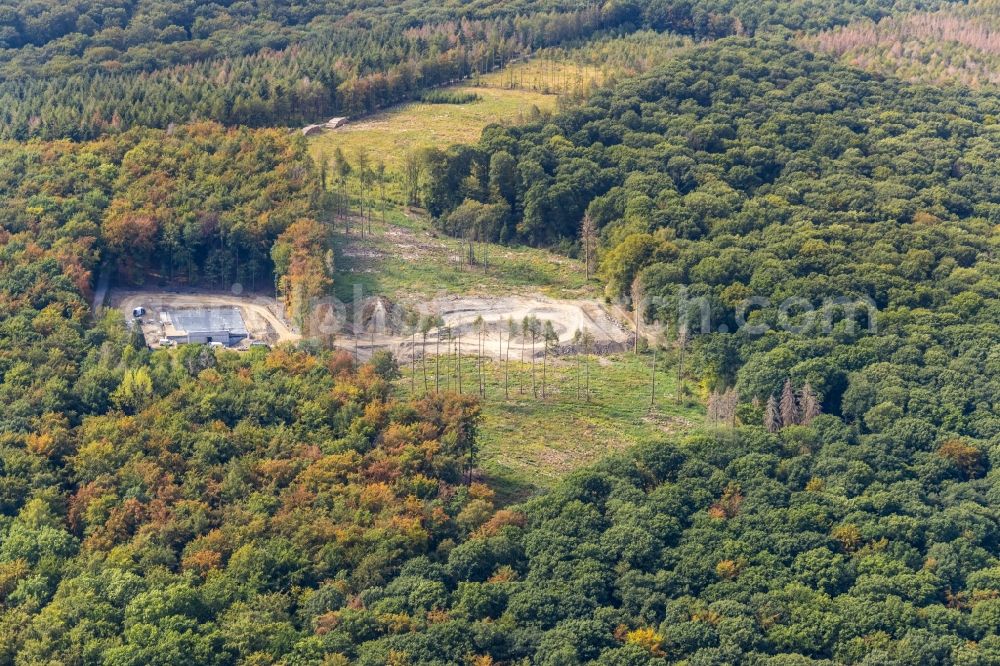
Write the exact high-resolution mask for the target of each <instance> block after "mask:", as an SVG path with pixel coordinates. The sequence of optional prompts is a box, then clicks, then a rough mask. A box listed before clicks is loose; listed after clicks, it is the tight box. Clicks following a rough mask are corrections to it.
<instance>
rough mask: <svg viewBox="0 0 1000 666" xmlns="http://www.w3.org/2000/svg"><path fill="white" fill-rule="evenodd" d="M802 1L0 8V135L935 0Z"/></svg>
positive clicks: (314, 102) (339, 100)
mask: <svg viewBox="0 0 1000 666" xmlns="http://www.w3.org/2000/svg"><path fill="white" fill-rule="evenodd" d="M830 4H831V3H830V2H819V1H818V0H810V2H807V3H801V2H800V3H794V5H789V4H788V3H781V2H770V3H757V2H748V1H747V0H712V1H707V0H706V1H704V2H697V3H692V2H688V1H687V0H673V1H669V2H652V3H633V2H630V1H625V0H619V1H616V2H609V3H606V4H604V5H603V6H601V7H599V8H598V7H597V6H595V5H593V4H588V3H579V2H558V1H556V0H552V1H549V2H540V1H532V2H527V1H526V2H521V3H506V2H505V3H485V2H484V3H470V4H468V5H463V6H461V7H457V8H445V7H440V6H433V5H426V4H423V3H404V4H400V5H393V6H390V7H383V6H381V5H379V4H378V3H367V4H366V3H361V4H360V5H359V6H357V7H355V6H353V5H346V4H340V3H334V2H307V3H290V2H276V3H266V7H265V6H264V3H261V6H259V7H258V6H256V5H257V3H245V2H241V3H232V4H231V5H228V6H227V5H226V3H219V4H216V3H211V4H206V5H197V4H196V3H193V2H184V3H164V2H153V1H149V2H138V3H136V2H123V1H112V2H83V1H82V0H78V1H77V2H73V3H69V4H59V5H50V4H49V3H46V2H41V1H36V2H31V3H15V4H14V5H13V6H7V7H2V6H0V42H3V43H6V45H7V47H8V48H7V49H4V50H0V63H2V67H0V109H2V110H0V137H3V138H16V139H25V138H29V137H42V138H60V137H69V138H74V139H90V138H96V137H98V136H100V135H101V134H102V133H105V132H114V131H119V130H121V129H123V128H129V127H132V126H134V125H143V126H153V127H167V126H168V125H169V124H170V123H181V122H190V121H201V120H214V121H217V122H220V123H224V124H243V125H249V126H254V127H265V126H275V125H280V126H289V125H301V124H306V123H310V122H316V121H319V120H321V119H323V118H324V117H329V116H333V115H357V114H360V113H364V112H370V111H373V110H375V109H379V108H383V107H385V106H388V105H390V104H394V103H398V102H400V101H403V100H406V99H413V98H415V97H418V96H419V94H420V93H421V91H422V90H423V89H425V88H428V87H433V86H437V85H440V84H443V83H447V82H450V81H454V80H457V79H460V78H463V77H466V76H469V75H472V74H474V73H476V72H479V73H482V72H485V71H489V70H491V69H493V68H494V67H497V66H501V65H503V64H504V63H505V62H507V61H509V60H511V59H512V58H515V57H520V56H524V55H526V54H528V53H530V52H532V51H534V50H535V49H538V48H542V47H545V46H555V45H559V44H561V43H564V42H567V41H571V40H578V39H583V38H587V37H589V36H590V35H592V34H594V33H597V32H600V31H604V32H607V31H618V32H625V33H627V32H631V31H633V30H636V29H638V28H640V27H648V28H652V29H655V30H666V29H669V30H672V31H674V32H677V33H680V34H684V35H689V36H693V37H695V38H697V39H712V38H717V37H722V36H725V35H731V34H738V33H744V32H754V31H756V30H758V29H766V28H768V27H772V26H780V27H786V28H791V29H819V28H828V27H832V26H837V25H841V24H843V23H845V22H847V21H848V20H850V19H861V18H867V19H871V20H878V19H880V18H882V17H885V16H888V15H891V14H892V13H893V11H904V10H906V9H910V8H921V9H924V8H926V9H931V8H935V7H938V6H940V5H942V4H946V3H944V2H943V1H942V0H907V1H906V2H896V3H891V4H892V5H893V6H889V5H888V3H886V6H883V3H877V2H859V1H857V0H839V1H838V3H837V5H838V6H837V11H830V10H831V7H830V6H829V5H830Z"/></svg>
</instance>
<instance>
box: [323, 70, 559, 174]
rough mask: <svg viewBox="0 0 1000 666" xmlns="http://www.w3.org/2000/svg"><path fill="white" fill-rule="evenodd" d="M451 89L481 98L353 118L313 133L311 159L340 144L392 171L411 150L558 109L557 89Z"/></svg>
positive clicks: (469, 138) (466, 139)
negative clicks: (552, 91)
mask: <svg viewBox="0 0 1000 666" xmlns="http://www.w3.org/2000/svg"><path fill="white" fill-rule="evenodd" d="M447 90H448V91H449V92H456V93H463V92H470V93H475V94H477V95H479V97H480V99H478V100H476V101H473V102H468V103H465V104H430V103H427V102H409V103H407V104H401V105H399V106H395V107H393V108H391V109H387V110H385V111H382V112H380V113H376V114H373V115H371V116H367V117H365V118H360V119H358V120H356V121H351V122H349V123H348V124H346V125H344V126H343V127H341V128H339V129H337V130H333V131H329V132H324V133H322V134H318V135H315V136H313V137H310V139H309V147H310V152H311V153H312V156H313V159H314V160H316V161H317V162H319V161H322V160H323V159H324V158H327V159H329V157H330V156H331V155H332V154H333V151H334V150H335V149H336V148H337V147H338V146H339V147H340V149H341V150H342V151H344V154H345V155H346V156H347V158H348V159H349V160H350V159H353V156H354V155H355V154H356V153H357V152H358V150H359V149H361V148H364V149H366V150H367V151H368V152H369V154H370V155H371V156H372V158H373V159H382V160H384V161H385V164H386V167H387V169H388V170H389V171H390V172H394V171H397V170H398V167H399V165H400V164H401V163H402V160H403V156H404V155H406V153H408V152H410V151H412V150H416V149H419V148H426V147H429V146H437V147H439V148H446V147H448V146H450V145H452V144H455V143H474V142H476V141H477V140H478V139H479V135H480V134H481V133H482V131H483V128H484V127H486V126H487V125H489V124H492V123H518V122H523V121H524V120H526V119H528V118H530V117H531V116H532V115H533V114H534V115H537V114H538V113H540V112H541V113H544V112H551V111H554V110H555V108H556V100H557V99H558V97H557V96H556V95H554V94H545V93H541V92H535V91H528V90H506V89H503V88H499V87H473V86H468V85H462V86H452V87H449V88H447Z"/></svg>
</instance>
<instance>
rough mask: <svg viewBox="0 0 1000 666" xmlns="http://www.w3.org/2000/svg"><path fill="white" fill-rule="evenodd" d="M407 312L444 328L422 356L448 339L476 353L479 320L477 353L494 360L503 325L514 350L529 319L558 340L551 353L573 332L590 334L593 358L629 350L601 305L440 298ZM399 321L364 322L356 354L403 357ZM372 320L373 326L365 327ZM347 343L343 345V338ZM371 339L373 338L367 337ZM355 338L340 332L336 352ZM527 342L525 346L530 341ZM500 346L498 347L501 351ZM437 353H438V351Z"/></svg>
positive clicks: (409, 341)
mask: <svg viewBox="0 0 1000 666" xmlns="http://www.w3.org/2000/svg"><path fill="white" fill-rule="evenodd" d="M412 309H415V310H417V311H418V312H420V313H421V314H422V315H432V314H433V315H437V316H439V317H441V319H442V320H443V321H444V325H443V326H442V327H440V328H435V329H432V330H431V331H430V333H429V334H428V336H427V351H428V353H433V352H432V350H434V349H436V348H437V347H438V346H439V343H440V346H444V344H445V342H446V340H447V339H448V338H449V336H450V339H451V344H452V345H453V346H454V345H456V344H457V343H458V339H459V338H461V349H462V351H463V353H467V354H473V353H476V351H477V349H478V347H479V337H478V334H477V332H476V329H475V321H476V319H477V318H478V317H482V318H483V323H484V325H485V330H486V336H485V340H484V343H483V345H484V346H483V351H484V353H486V354H488V355H489V356H493V357H495V358H499V357H500V356H501V354H503V353H506V347H507V344H508V343H507V340H508V337H509V322H510V320H513V321H514V325H515V328H516V330H517V331H518V333H517V336H516V337H515V340H514V342H513V343H512V344H513V346H514V348H515V349H519V347H518V345H519V344H520V338H521V322H522V321H523V320H524V318H525V317H528V316H535V317H537V318H538V319H539V320H540V321H541V323H542V325H544V324H545V322H551V323H552V328H553V329H554V330H555V332H556V335H557V336H558V338H559V342H558V345H557V347H559V348H562V349H568V348H569V347H571V346H572V344H573V336H574V334H575V333H576V331H578V330H579V331H588V330H589V331H590V332H591V334H592V335H593V336H594V350H595V351H596V352H597V353H609V352H615V351H620V350H622V349H624V348H625V347H626V346H627V345H629V344H630V341H631V340H632V333H631V331H630V330H629V328H628V327H627V326H625V325H624V324H622V323H621V322H620V321H619V320H618V319H616V318H615V317H613V316H612V315H611V314H610V312H609V311H608V310H607V309H605V307H604V306H603V305H601V304H600V303H598V302H597V301H592V300H583V299H581V300H564V299H554V298H548V297H546V296H540V295H530V294H525V295H516V296H513V295H512V296H443V297H438V298H435V299H432V300H430V301H427V302H424V303H420V304H414V306H413V307H412ZM401 319H402V316H401V314H400V312H396V313H392V312H376V313H374V315H373V316H370V317H369V318H368V320H367V321H365V322H362V323H359V324H358V333H357V338H358V340H357V348H358V354H359V356H362V357H365V358H366V357H368V356H369V355H370V354H371V352H372V351H375V350H378V349H389V350H391V351H394V352H397V353H399V352H403V353H405V354H408V353H409V349H410V347H411V345H413V344H414V336H413V335H412V334H411V333H408V332H404V331H401V330H399V328H400V327H399V322H400V320H401ZM372 320H374V326H372V324H371V322H372ZM345 333H346V334H347V335H348V336H349V337H348V339H346V340H345V339H344V334H345ZM373 333H374V335H373ZM354 337H355V334H354V331H353V330H352V327H350V326H347V327H344V329H342V332H341V334H340V339H339V341H338V346H339V347H344V348H352V349H353V345H354V340H353V338H354ZM530 339H531V338H530V336H528V337H527V339H526V341H530ZM501 345H502V346H501ZM416 346H417V347H418V348H419V347H422V346H423V340H422V336H421V334H420V332H419V331H418V332H417V334H416ZM535 347H536V352H537V353H541V349H542V342H541V337H539V338H538V339H537V340H536V344H535ZM442 351H443V350H442Z"/></svg>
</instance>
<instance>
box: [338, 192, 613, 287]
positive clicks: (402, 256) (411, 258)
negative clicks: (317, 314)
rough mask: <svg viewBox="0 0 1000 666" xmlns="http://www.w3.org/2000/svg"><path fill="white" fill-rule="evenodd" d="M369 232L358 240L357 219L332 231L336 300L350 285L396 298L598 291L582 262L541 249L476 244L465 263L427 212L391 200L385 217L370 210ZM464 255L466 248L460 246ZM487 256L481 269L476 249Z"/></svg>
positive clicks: (480, 256)
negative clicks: (474, 261)
mask: <svg viewBox="0 0 1000 666" xmlns="http://www.w3.org/2000/svg"><path fill="white" fill-rule="evenodd" d="M374 216H375V218H376V219H375V220H373V222H372V233H371V234H366V235H365V236H364V237H363V238H362V237H361V234H360V231H359V223H358V222H357V221H354V222H352V226H351V232H350V233H347V231H346V225H345V223H343V222H340V223H338V224H337V225H336V231H335V232H334V248H335V255H336V256H335V262H336V266H337V275H336V277H335V279H334V289H335V293H336V295H337V297H338V298H340V299H342V300H349V299H350V298H351V296H352V294H353V290H354V288H355V285H360V286H361V287H362V289H363V290H364V293H365V294H380V295H384V296H387V297H389V298H392V299H396V298H398V297H414V296H434V295H442V294H465V295H470V296H472V295H481V296H493V295H507V294H510V293H512V292H513V293H516V292H528V291H530V292H532V293H540V294H544V295H546V296H551V297H561V298H585V297H595V298H596V297H597V296H598V295H599V292H600V289H599V286H598V285H597V283H596V282H595V281H593V280H590V281H588V280H586V278H585V276H584V268H583V264H582V263H581V262H579V261H577V260H575V259H571V258H569V257H565V256H561V255H558V254H555V253H553V252H549V251H547V250H542V249H537V248H530V247H524V246H519V247H508V246H503V245H495V244H492V243H490V244H486V246H485V248H484V246H483V244H481V243H477V244H476V246H475V251H476V257H477V262H478V265H475V266H472V267H470V266H469V265H468V264H467V263H464V262H462V261H461V260H460V257H463V256H465V255H464V254H463V251H462V244H461V242H460V241H459V240H457V239H454V238H451V237H449V236H446V235H444V234H442V233H440V232H438V231H437V230H435V229H434V227H433V225H432V224H431V222H430V220H429V219H428V218H427V217H426V215H424V214H422V213H420V212H417V211H406V210H403V209H401V208H399V207H398V206H392V207H391V209H387V210H386V222H385V223H382V222H381V221H380V220H379V219H378V218H379V217H380V212H379V211H378V210H376V211H375V213H374ZM465 247H466V250H465V252H466V253H467V251H468V250H467V248H468V246H467V245H466V246H465ZM484 250H485V254H486V258H487V260H488V262H489V267H488V269H487V270H485V271H484V270H483V268H482V265H481V264H482V259H483V253H484Z"/></svg>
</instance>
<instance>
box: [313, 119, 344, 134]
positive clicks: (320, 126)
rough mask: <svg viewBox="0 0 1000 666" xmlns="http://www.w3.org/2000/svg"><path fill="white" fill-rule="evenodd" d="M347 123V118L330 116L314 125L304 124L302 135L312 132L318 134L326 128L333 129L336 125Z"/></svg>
mask: <svg viewBox="0 0 1000 666" xmlns="http://www.w3.org/2000/svg"><path fill="white" fill-rule="evenodd" d="M346 124H347V118H343V117H338V118H330V119H329V120H328V121H326V122H325V123H318V124H316V125H306V126H305V127H303V128H302V135H303V136H312V135H313V134H320V133H321V132H324V131H326V130H335V129H337V128H338V127H343V126H344V125H346Z"/></svg>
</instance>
